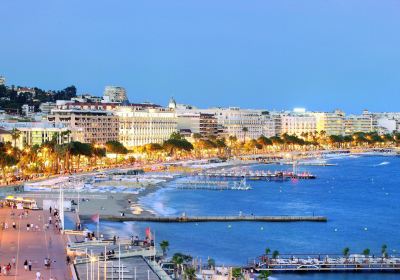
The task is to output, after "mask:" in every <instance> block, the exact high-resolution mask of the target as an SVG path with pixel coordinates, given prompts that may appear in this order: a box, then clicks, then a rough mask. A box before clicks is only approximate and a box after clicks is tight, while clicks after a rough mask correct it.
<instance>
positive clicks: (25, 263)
mask: <svg viewBox="0 0 400 280" xmlns="http://www.w3.org/2000/svg"><path fill="white" fill-rule="evenodd" d="M24 269H25V271H28V260H25V261H24Z"/></svg>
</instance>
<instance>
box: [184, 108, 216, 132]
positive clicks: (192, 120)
mask: <svg viewBox="0 0 400 280" xmlns="http://www.w3.org/2000/svg"><path fill="white" fill-rule="evenodd" d="M177 122H178V123H177V126H178V130H179V131H185V132H186V133H190V134H195V133H196V134H200V135H201V136H203V137H207V136H217V135H218V121H217V118H216V117H215V115H214V114H210V113H202V112H186V113H177Z"/></svg>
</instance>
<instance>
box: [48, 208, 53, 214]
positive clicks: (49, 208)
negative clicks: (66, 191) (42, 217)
mask: <svg viewBox="0 0 400 280" xmlns="http://www.w3.org/2000/svg"><path fill="white" fill-rule="evenodd" d="M51 210H52V208H51V206H50V208H49V211H50V214H51Z"/></svg>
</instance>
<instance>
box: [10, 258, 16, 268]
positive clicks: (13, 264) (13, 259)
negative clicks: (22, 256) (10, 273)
mask: <svg viewBox="0 0 400 280" xmlns="http://www.w3.org/2000/svg"><path fill="white" fill-rule="evenodd" d="M11 263H12V266H13V267H14V268H15V263H16V260H15V257H13V258H12V259H11Z"/></svg>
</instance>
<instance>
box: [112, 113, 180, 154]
mask: <svg viewBox="0 0 400 280" xmlns="http://www.w3.org/2000/svg"><path fill="white" fill-rule="evenodd" d="M115 114H116V115H117V116H118V119H119V141H120V142H121V143H122V144H124V145H125V146H126V147H136V146H142V145H145V144H149V143H160V144H161V143H163V142H164V141H165V140H168V139H169V137H170V136H171V134H172V133H173V132H176V131H177V117H176V114H175V111H174V110H171V109H167V108H144V107H134V106H121V107H119V108H118V109H117V110H116V111H115Z"/></svg>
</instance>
